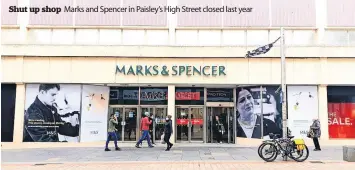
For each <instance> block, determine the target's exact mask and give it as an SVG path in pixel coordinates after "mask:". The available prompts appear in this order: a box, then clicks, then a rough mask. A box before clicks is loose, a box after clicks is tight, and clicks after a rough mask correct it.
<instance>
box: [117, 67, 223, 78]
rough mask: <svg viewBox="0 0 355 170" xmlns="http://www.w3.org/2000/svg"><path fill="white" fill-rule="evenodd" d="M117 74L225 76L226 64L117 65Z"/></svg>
mask: <svg viewBox="0 0 355 170" xmlns="http://www.w3.org/2000/svg"><path fill="white" fill-rule="evenodd" d="M116 74H123V75H134V76H157V75H162V76H170V75H172V76H181V75H187V76H225V75H226V68H225V66H214V65H211V66H187V65H186V66H177V65H175V66H171V67H167V66H165V65H164V66H158V65H151V66H149V65H123V66H120V65H117V66H116Z"/></svg>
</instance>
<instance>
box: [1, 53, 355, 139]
mask: <svg viewBox="0 0 355 170" xmlns="http://www.w3.org/2000/svg"><path fill="white" fill-rule="evenodd" d="M19 60H21V62H17V61H19ZM326 60H327V62H326V64H325V62H324V59H307V60H306V61H305V60H304V59H287V64H288V74H287V77H288V78H287V83H288V86H287V92H288V95H287V105H288V127H289V128H290V129H291V131H292V133H293V134H294V135H295V136H297V137H302V138H304V137H305V135H306V134H307V131H308V127H309V126H310V124H311V122H312V119H314V118H318V119H320V121H321V124H322V126H321V128H322V137H321V139H322V140H333V139H335V138H337V140H354V139H353V138H354V136H353V135H352V133H353V131H352V129H353V128H354V125H355V123H354V110H355V108H354V101H353V100H352V99H353V98H354V96H355V95H354V94H353V93H352V92H354V91H355V87H354V86H351V85H347V86H346V87H345V86H344V84H351V83H355V82H350V81H353V80H349V79H348V77H346V76H339V75H342V74H341V73H342V70H351V69H354V68H353V67H346V66H348V65H343V66H344V67H342V68H339V69H338V70H332V69H331V68H333V67H335V66H336V65H337V64H339V62H351V63H354V62H355V60H354V59H326ZM344 60H346V61H344ZM2 62H3V63H4V65H5V68H3V73H2V74H3V82H15V83H16V102H15V103H16V105H15V107H16V109H15V116H14V117H15V120H14V128H13V130H14V133H13V138H14V140H13V141H14V142H57V141H61V142H63V141H67V142H79V143H87V142H100V141H104V140H105V139H106V132H107V121H108V117H109V116H110V115H111V114H115V115H117V116H118V118H119V125H118V126H117V129H118V136H119V140H120V142H132V143H134V142H135V141H137V140H138V138H139V136H140V130H139V129H140V127H139V126H140V120H141V117H142V115H143V114H144V113H146V112H148V113H149V114H151V115H152V116H153V118H154V119H153V120H154V121H153V122H154V126H153V133H152V136H153V139H154V140H155V141H156V142H159V141H160V136H161V134H162V128H163V126H162V125H163V123H164V118H165V117H166V116H167V115H172V119H173V130H174V135H173V136H172V139H171V140H172V141H173V142H176V143H196V142H197V143H218V142H222V143H230V144H238V138H249V139H250V140H252V139H262V138H264V137H265V136H266V134H267V133H269V132H275V133H276V132H281V129H282V123H281V122H282V114H281V101H280V88H279V86H280V85H279V69H278V68H277V67H278V66H277V63H278V61H277V59H265V58H264V59H262V58H260V59H238V58H234V59H232V58H229V59H228V58H227V59H221V58H204V59H198V58H186V59H174V58H116V57H86V58H83V57H67V58H60V57H2ZM314 66H316V67H314ZM349 66H350V65H349ZM275 67H276V68H275ZM300 67H302V68H303V69H297V68H300ZM14 68H19V69H20V70H21V71H20V72H15V71H14ZM93 68H94V69H93ZM322 70H327V71H325V72H324V71H322ZM338 82H339V83H338ZM340 84H341V85H340ZM58 87H59V88H58ZM51 89H54V90H55V91H54V92H53V93H55V97H53V96H52V97H53V98H51V97H49V98H46V97H44V96H45V95H43V94H47V93H45V92H46V90H47V91H48V90H49V91H50V90H51ZM344 90H345V91H344ZM44 98H45V99H44ZM37 99H38V100H40V101H42V100H47V101H48V102H47V103H51V102H52V104H53V106H54V107H53V110H51V109H49V110H47V111H49V112H50V113H52V112H53V111H54V112H57V113H58V114H59V115H61V118H62V120H64V123H67V124H68V125H69V124H70V125H71V127H72V128H71V130H70V131H67V132H65V133H63V132H62V131H59V130H57V129H56V128H59V125H56V124H55V123H53V120H50V119H48V121H49V122H45V121H42V120H43V119H41V117H38V116H37V117H35V118H38V119H37V120H36V119H31V118H29V117H31V116H29V115H31V110H34V109H33V108H32V109H31V106H32V105H34V103H36V100H37ZM37 103H38V102H37ZM41 103H43V102H41ZM54 103H55V104H54ZM42 109H43V110H44V112H45V110H46V109H47V108H42ZM32 112H33V111H32ZM33 113H34V112H33ZM33 113H32V115H33ZM333 113H336V114H333ZM248 115H253V116H249V117H248ZM335 115H336V117H334V116H335ZM26 116H27V117H26ZM332 116H333V117H332ZM248 118H249V119H248ZM248 121H249V122H248ZM216 124H220V125H222V126H216ZM266 124H267V126H268V127H271V126H272V127H273V128H271V129H270V128H269V129H265V126H266ZM222 127H223V128H222ZM31 128H37V132H38V129H41V130H44V129H46V130H47V129H50V130H48V132H46V133H48V134H46V135H47V137H48V136H52V137H53V136H56V135H54V134H55V133H57V134H58V137H57V138H43V137H42V138H41V137H39V136H37V137H36V136H34V135H33V134H35V133H34V132H36V130H35V131H34V132H33V130H32V132H31ZM344 128H345V129H344ZM53 129H54V130H53ZM46 135H44V136H46Z"/></svg>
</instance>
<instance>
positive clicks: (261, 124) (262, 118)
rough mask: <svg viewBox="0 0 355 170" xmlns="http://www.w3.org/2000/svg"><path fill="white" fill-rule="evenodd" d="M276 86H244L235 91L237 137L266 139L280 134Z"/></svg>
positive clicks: (279, 110)
mask: <svg viewBox="0 0 355 170" xmlns="http://www.w3.org/2000/svg"><path fill="white" fill-rule="evenodd" d="M277 90H278V86H262V87H261V86H245V87H238V88H237V90H236V98H237V101H236V106H237V111H236V115H237V119H236V121H237V137H245V138H258V139H260V138H262V137H263V138H268V134H269V133H274V134H280V135H281V134H282V117H281V116H282V115H281V102H280V97H278V96H279V95H278V94H277ZM261 104H262V106H263V107H262V109H261Z"/></svg>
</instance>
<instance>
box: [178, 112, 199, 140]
mask: <svg viewBox="0 0 355 170" xmlns="http://www.w3.org/2000/svg"><path fill="white" fill-rule="evenodd" d="M203 126H204V123H203V108H199V107H198V108H196V107H189V108H180V107H177V108H176V130H177V133H176V139H177V141H180V142H191V141H201V142H202V141H203V128H204V127H203Z"/></svg>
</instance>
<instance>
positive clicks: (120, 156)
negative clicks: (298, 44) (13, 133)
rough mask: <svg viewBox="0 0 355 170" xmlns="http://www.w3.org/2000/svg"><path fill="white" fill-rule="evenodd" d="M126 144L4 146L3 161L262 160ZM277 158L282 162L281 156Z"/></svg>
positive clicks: (249, 153)
mask: <svg viewBox="0 0 355 170" xmlns="http://www.w3.org/2000/svg"><path fill="white" fill-rule="evenodd" d="M164 149H165V148H163V147H155V148H140V149H137V148H134V147H123V148H122V151H118V152H117V151H111V152H104V151H103V148H102V147H87V148H83V147H81V148H36V149H2V151H1V155H2V160H1V162H2V163H3V164H4V163H26V162H29V163H68V162H79V163H80V162H102V161H105V162H127V161H136V162H141V161H146V162H147V161H158V162H165V161H180V162H181V161H239V162H240V161H244V162H245V161H259V162H264V161H263V160H262V159H261V158H259V156H258V154H257V147H217V146H215V147H173V149H172V150H171V151H169V152H166V151H164ZM309 149H310V156H309V158H308V160H309V161H315V160H322V161H337V162H342V161H343V155H342V147H341V146H338V147H323V148H322V151H321V152H314V151H313V150H312V149H313V147H310V148H309ZM276 161H282V158H281V157H278V159H277V160H276Z"/></svg>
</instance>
